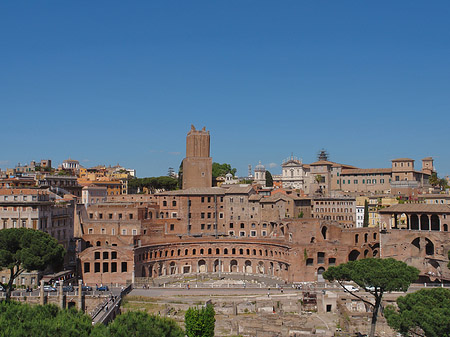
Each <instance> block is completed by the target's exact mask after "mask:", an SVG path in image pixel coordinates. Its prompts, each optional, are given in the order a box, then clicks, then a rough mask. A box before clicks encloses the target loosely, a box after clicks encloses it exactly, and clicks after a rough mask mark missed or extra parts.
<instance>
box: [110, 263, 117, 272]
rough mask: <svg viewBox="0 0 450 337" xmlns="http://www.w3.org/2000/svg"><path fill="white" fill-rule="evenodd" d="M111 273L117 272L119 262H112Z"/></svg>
mask: <svg viewBox="0 0 450 337" xmlns="http://www.w3.org/2000/svg"><path fill="white" fill-rule="evenodd" d="M111 273H117V262H111Z"/></svg>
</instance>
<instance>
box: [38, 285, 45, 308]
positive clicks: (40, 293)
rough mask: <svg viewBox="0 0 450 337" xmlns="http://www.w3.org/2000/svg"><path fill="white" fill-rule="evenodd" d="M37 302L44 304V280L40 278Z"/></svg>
mask: <svg viewBox="0 0 450 337" xmlns="http://www.w3.org/2000/svg"><path fill="white" fill-rule="evenodd" d="M39 304H40V305H44V304H45V300H44V280H41V287H40V288H39Z"/></svg>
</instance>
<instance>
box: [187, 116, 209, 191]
mask: <svg viewBox="0 0 450 337" xmlns="http://www.w3.org/2000/svg"><path fill="white" fill-rule="evenodd" d="M209 144H210V137H209V131H206V128H205V127H204V128H203V129H202V130H196V129H195V127H194V126H193V125H191V130H190V131H189V132H188V134H187V136H186V158H184V159H183V189H187V188H191V187H212V158H211V157H210V156H209Z"/></svg>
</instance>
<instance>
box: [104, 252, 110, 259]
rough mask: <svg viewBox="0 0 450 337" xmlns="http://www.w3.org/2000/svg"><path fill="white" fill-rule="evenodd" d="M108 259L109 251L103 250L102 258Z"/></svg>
mask: <svg viewBox="0 0 450 337" xmlns="http://www.w3.org/2000/svg"><path fill="white" fill-rule="evenodd" d="M108 259H109V253H108V252H103V260H108Z"/></svg>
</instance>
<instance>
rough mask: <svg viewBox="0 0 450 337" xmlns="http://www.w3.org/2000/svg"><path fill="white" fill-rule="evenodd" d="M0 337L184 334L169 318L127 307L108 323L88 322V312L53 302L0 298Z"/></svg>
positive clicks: (165, 336) (177, 336)
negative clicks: (127, 308) (43, 302)
mask: <svg viewBox="0 0 450 337" xmlns="http://www.w3.org/2000/svg"><path fill="white" fill-rule="evenodd" d="M0 326H1V329H0V337H28V336H29V337H54V336H58V337H128V336H132V337H144V336H145V337H147V336H149V337H184V331H183V329H181V327H180V326H179V325H178V324H177V323H176V322H175V321H174V320H172V319H170V318H165V317H160V316H154V315H149V314H147V313H145V312H142V311H129V312H126V313H124V314H122V315H119V316H117V317H116V319H115V320H114V321H113V322H111V323H110V324H109V325H108V326H105V325H103V324H96V325H95V326H92V320H91V317H90V316H89V315H86V314H85V313H83V312H82V311H77V310H76V309H73V308H72V309H64V310H61V309H60V308H58V307H57V306H55V305H52V304H49V305H44V306H41V305H29V304H24V303H19V302H15V301H10V302H0Z"/></svg>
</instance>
